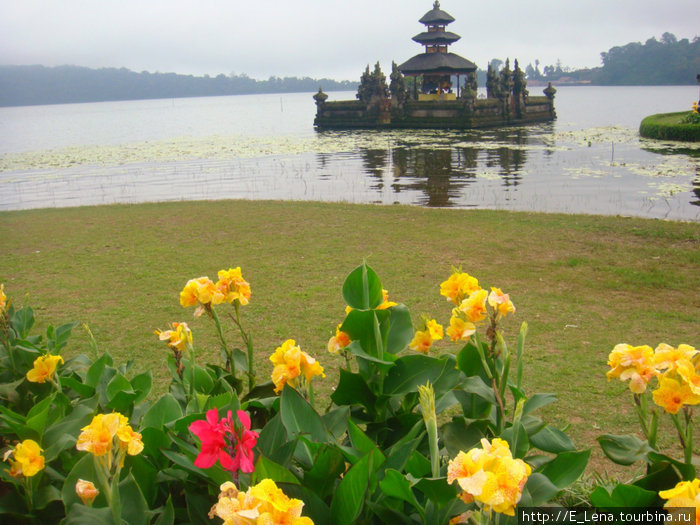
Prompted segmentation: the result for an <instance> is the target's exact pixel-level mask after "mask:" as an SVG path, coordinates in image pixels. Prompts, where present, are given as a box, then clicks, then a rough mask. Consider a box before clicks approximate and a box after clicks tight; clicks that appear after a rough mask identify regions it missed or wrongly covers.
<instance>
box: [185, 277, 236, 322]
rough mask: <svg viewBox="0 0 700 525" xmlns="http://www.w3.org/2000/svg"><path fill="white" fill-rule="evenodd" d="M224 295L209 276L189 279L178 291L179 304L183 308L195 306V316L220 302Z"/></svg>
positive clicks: (224, 297) (222, 300)
mask: <svg viewBox="0 0 700 525" xmlns="http://www.w3.org/2000/svg"><path fill="white" fill-rule="evenodd" d="M225 299H226V296H225V295H224V294H223V293H222V292H221V291H220V290H219V289H218V288H217V287H216V285H215V284H214V283H213V281H212V280H211V279H209V277H198V278H197V279H190V280H189V281H187V284H185V287H184V288H183V289H182V291H181V292H180V304H181V305H182V307H183V308H187V307H188V306H195V305H198V306H197V309H196V310H195V312H194V315H195V317H199V316H201V315H202V314H203V313H204V312H205V311H207V309H211V307H212V306H214V305H217V304H221V303H223V302H224V300H225Z"/></svg>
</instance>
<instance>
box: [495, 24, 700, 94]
mask: <svg viewBox="0 0 700 525" xmlns="http://www.w3.org/2000/svg"><path fill="white" fill-rule="evenodd" d="M600 56H601V60H602V63H603V65H602V66H601V67H597V68H591V69H578V70H573V69H570V68H567V67H564V66H562V64H561V61H557V63H556V64H555V65H549V66H544V68H543V69H542V70H540V67H539V66H540V62H539V60H536V61H535V65H534V66H533V65H532V64H529V65H528V66H527V67H526V68H525V74H526V75H527V78H528V79H529V80H541V81H545V82H547V81H549V82H556V81H559V80H562V79H564V78H566V79H567V80H569V81H573V82H589V83H591V84H595V85H602V86H612V85H618V86H622V85H685V84H695V83H696V82H697V80H696V76H697V75H698V74H700V37H697V36H696V37H695V38H693V40H692V41H690V40H688V39H687V38H683V39H681V40H678V39H677V38H676V36H675V35H674V34H672V33H664V34H663V35H662V36H661V40H660V41H659V40H657V39H656V38H650V39H649V40H647V41H646V42H645V43H644V44H642V43H640V42H632V43H629V44H627V45H625V46H616V47H613V48H610V49H609V50H608V51H607V52H604V53H601V54H600ZM499 62H500V61H499ZM501 63H502V62H501Z"/></svg>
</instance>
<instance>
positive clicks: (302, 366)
mask: <svg viewBox="0 0 700 525" xmlns="http://www.w3.org/2000/svg"><path fill="white" fill-rule="evenodd" d="M270 361H271V362H272V364H273V365H275V366H274V368H273V370H272V382H273V383H274V384H275V393H277V394H279V393H280V392H281V391H282V389H283V388H284V387H285V385H287V384H289V385H291V386H292V387H296V386H297V385H298V384H299V377H300V376H301V377H304V378H305V379H306V381H311V379H312V378H313V377H314V376H317V375H320V376H321V377H326V375H325V374H324V373H323V367H322V366H321V365H320V364H319V363H318V361H316V360H315V359H314V358H313V357H311V356H310V355H309V354H307V353H306V352H303V351H302V350H301V348H299V347H298V346H297V345H296V342H295V341H294V339H287V340H286V341H285V342H284V343H282V345H281V346H279V347H278V348H277V349H276V350H275V352H274V353H273V354H272V355H271V356H270Z"/></svg>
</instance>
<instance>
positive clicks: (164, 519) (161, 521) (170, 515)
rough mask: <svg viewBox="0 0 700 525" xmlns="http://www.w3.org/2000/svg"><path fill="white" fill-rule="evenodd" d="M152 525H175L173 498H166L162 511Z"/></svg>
mask: <svg viewBox="0 0 700 525" xmlns="http://www.w3.org/2000/svg"><path fill="white" fill-rule="evenodd" d="M153 525H175V508H174V507H173V497H172V496H168V501H166V502H165V507H164V508H163V511H162V512H161V513H160V514H159V515H158V519H157V520H156V521H155V523H154V524H153Z"/></svg>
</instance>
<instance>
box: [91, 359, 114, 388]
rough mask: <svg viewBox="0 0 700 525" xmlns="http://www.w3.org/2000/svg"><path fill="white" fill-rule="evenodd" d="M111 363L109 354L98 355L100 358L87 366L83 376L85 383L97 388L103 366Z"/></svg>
mask: <svg viewBox="0 0 700 525" xmlns="http://www.w3.org/2000/svg"><path fill="white" fill-rule="evenodd" d="M112 364H113V361H112V357H111V356H110V355H109V354H102V356H100V358H99V359H98V360H97V361H95V362H94V363H93V364H92V366H91V367H90V368H89V370H88V372H87V375H86V377H85V384H86V385H88V386H91V387H93V388H97V384H98V383H99V382H100V378H101V377H102V373H103V372H104V369H105V367H107V366H112Z"/></svg>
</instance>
